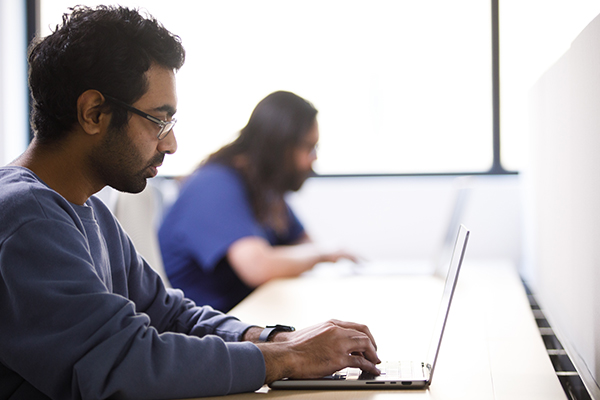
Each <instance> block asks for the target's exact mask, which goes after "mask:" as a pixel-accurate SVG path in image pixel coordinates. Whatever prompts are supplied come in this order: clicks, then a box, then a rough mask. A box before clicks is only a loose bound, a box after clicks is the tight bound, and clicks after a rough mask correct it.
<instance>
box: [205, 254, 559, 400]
mask: <svg viewBox="0 0 600 400" xmlns="http://www.w3.org/2000/svg"><path fill="white" fill-rule="evenodd" d="M442 286H443V282H442V280H441V279H439V278H435V277H432V276H418V275H408V276H400V275H398V276H385V277H384V276H344V277H338V278H334V277H332V276H326V277H301V278H296V279H282V280H275V281H271V282H269V283H267V284H265V285H263V286H261V287H260V288H259V289H258V290H256V291H255V292H254V293H252V295H250V296H249V297H248V298H247V299H245V300H244V301H243V302H242V303H240V304H239V305H238V306H237V307H235V308H234V309H233V310H232V311H231V314H232V315H236V316H237V317H239V318H240V319H242V320H244V321H248V322H252V323H256V324H259V325H263V326H264V325H267V324H273V323H281V324H289V325H294V326H296V328H302V327H305V326H308V325H312V324H314V323H318V322H322V321H325V320H327V319H330V318H336V319H344V320H349V321H356V322H361V323H366V324H367V325H368V326H369V328H370V329H371V331H372V332H373V334H374V336H375V340H376V341H377V345H378V348H379V349H378V353H379V357H380V358H381V359H382V360H383V359H394V358H396V359H401V358H412V357H419V358H423V357H424V356H425V355H426V354H427V350H428V344H429V339H430V335H431V332H432V330H433V321H434V319H435V316H436V314H437V308H438V305H439V304H438V300H439V297H440V295H441V290H442ZM391 302H395V303H396V304H398V305H397V306H396V307H395V308H393V307H392V306H391V305H386V304H391ZM372 306H378V307H379V308H378V309H377V311H373V310H372V309H371V307H372ZM417 326H422V328H417ZM392 397H393V398H397V397H401V398H407V399H444V400H446V399H448V400H450V399H456V400H459V399H460V400H465V399H473V400H475V399H476V400H484V399H496V400H519V399H523V400H537V399H539V400H554V399H556V400H558V399H561V400H564V399H566V396H565V394H564V391H563V389H562V387H561V385H560V382H559V381H558V378H557V377H556V374H555V372H554V369H553V367H552V364H551V362H550V359H549V357H548V355H547V354H546V349H545V347H544V344H543V342H542V339H541V337H540V334H539V330H538V328H537V325H536V323H535V320H534V318H533V315H532V312H531V309H530V307H529V302H528V300H527V296H526V294H525V292H524V289H523V286H522V284H521V281H520V279H519V277H518V275H517V273H516V271H515V270H514V268H512V266H511V265H510V264H504V263H486V264H485V265H483V264H482V265H477V264H475V263H469V262H468V260H467V262H466V263H465V264H464V266H463V270H462V272H461V276H460V278H459V284H458V287H457V291H456V293H455V297H454V301H453V305H452V309H451V310H450V315H449V318H448V324H447V326H446V332H445V335H444V340H443V342H442V347H441V350H440V354H439V359H438V364H437V366H436V370H435V373H434V376H433V381H432V384H431V386H430V388H429V389H427V390H416V391H399V390H395V391H392V390H390V391H382V390H361V391H347V390H343V391H342V390H341V391H283V390H269V389H268V388H266V387H264V388H263V389H261V390H259V391H258V392H256V393H245V394H238V395H231V396H227V397H225V398H226V399H229V398H231V399H246V400H262V399H271V398H286V399H305V398H310V399H377V400H382V399H387V398H392ZM214 399H223V397H215V398H214Z"/></svg>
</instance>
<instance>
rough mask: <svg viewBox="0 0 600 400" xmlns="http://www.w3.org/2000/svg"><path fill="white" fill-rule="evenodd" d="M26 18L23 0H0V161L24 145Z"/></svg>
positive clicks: (21, 150) (26, 130)
mask: <svg viewBox="0 0 600 400" xmlns="http://www.w3.org/2000/svg"><path fill="white" fill-rule="evenodd" d="M25 21H26V17H25V2H24V1H13V0H0V165H5V164H7V163H9V162H10V161H12V160H13V159H14V158H15V157H17V156H18V155H19V154H21V153H22V152H23V150H25V147H26V146H27V137H28V133H27V132H28V129H29V128H28V123H27V120H28V118H27V108H26V105H27V91H26V85H27V58H26V55H25V49H26V48H27V39H26V28H25Z"/></svg>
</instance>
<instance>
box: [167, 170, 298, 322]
mask: <svg viewBox="0 0 600 400" xmlns="http://www.w3.org/2000/svg"><path fill="white" fill-rule="evenodd" d="M288 213H289V221H290V224H289V228H288V231H287V232H286V233H285V234H284V235H277V234H276V233H275V231H273V230H272V229H270V228H266V227H265V226H263V225H261V224H260V223H259V222H258V221H257V220H256V217H255V216H254V212H253V210H252V206H251V204H250V201H249V198H248V193H247V190H246V186H245V183H244V181H243V179H242V177H241V176H240V174H239V173H238V172H237V171H236V170H235V169H233V168H231V167H227V166H224V165H220V164H214V163H213V164H207V165H205V166H203V167H201V168H200V169H198V170H196V171H195V172H194V173H193V174H192V175H191V176H190V177H189V178H188V179H187V180H186V182H185V183H184V184H183V187H182V188H181V192H180V195H179V198H178V199H177V201H176V202H175V203H174V204H173V206H172V207H171V208H170V210H169V211H168V212H167V214H166V215H165V218H164V219H163V222H162V225H161V227H160V229H159V234H158V237H159V241H160V248H161V252H162V257H163V262H164V266H165V271H166V273H167V276H168V278H169V281H170V283H171V285H173V287H177V288H181V289H183V291H184V292H185V294H186V296H187V297H189V298H191V299H192V300H194V301H195V302H196V304H201V305H210V306H212V307H214V308H216V309H218V310H221V311H223V312H227V311H229V310H230V309H231V308H232V307H233V306H235V305H236V304H237V303H239V302H240V301H241V300H242V299H243V298H244V297H246V296H247V295H248V294H250V293H251V292H252V290H253V288H251V287H249V286H247V285H246V284H245V283H244V282H242V280H241V279H240V278H239V277H238V276H237V275H236V273H235V271H234V270H233V269H232V267H231V265H230V264H229V262H228V261H227V257H226V256H227V250H228V249H229V246H231V245H232V244H233V243H234V242H235V241H237V240H238V239H241V238H243V237H247V236H258V237H262V238H264V239H266V240H267V241H268V242H269V243H270V244H271V245H273V246H276V245H286V244H291V243H293V242H295V241H296V240H298V239H300V237H301V236H302V235H303V233H304V227H303V226H302V224H301V223H300V221H298V218H297V217H296V216H295V215H294V213H293V212H292V210H291V209H290V208H289V207H288Z"/></svg>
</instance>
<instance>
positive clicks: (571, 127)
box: [525, 17, 600, 398]
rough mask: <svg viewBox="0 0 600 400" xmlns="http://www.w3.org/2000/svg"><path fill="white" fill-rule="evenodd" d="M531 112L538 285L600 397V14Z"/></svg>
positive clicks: (540, 90)
mask: <svg viewBox="0 0 600 400" xmlns="http://www.w3.org/2000/svg"><path fill="white" fill-rule="evenodd" d="M530 115H531V149H532V150H531V166H530V168H529V169H528V171H527V173H526V174H525V177H526V180H527V181H528V182H529V184H530V186H529V189H530V197H529V198H528V204H529V207H528V208H529V209H530V211H531V213H530V214H529V215H530V216H531V221H530V222H531V223H530V224H528V226H530V227H531V234H530V236H529V237H530V238H531V239H532V243H533V247H532V249H533V253H532V257H531V260H532V266H531V268H532V269H531V271H530V276H531V277H532V286H533V288H534V290H535V291H536V292H537V295H538V300H539V302H540V303H541V306H542V307H543V309H544V312H545V314H546V316H547V317H548V319H549V320H550V323H551V325H552V327H553V328H554V330H555V332H556V333H557V335H558V337H559V339H561V341H562V343H563V345H564V346H565V347H566V348H567V351H568V352H569V355H570V356H571V358H572V359H573V360H574V363H575V364H576V367H577V369H578V371H579V373H580V374H581V376H582V378H583V380H584V382H585V383H586V386H588V389H589V390H590V392H591V393H592V395H593V396H594V397H595V398H600V388H599V386H598V381H599V379H600V294H599V293H600V291H599V289H598V288H599V286H600V176H599V174H600V17H597V18H596V19H595V20H594V21H592V23H590V25H589V26H588V27H587V28H586V29H585V30H584V31H583V32H582V33H581V34H580V35H579V36H578V37H577V39H576V40H575V41H574V42H573V44H572V46H571V48H570V49H569V50H568V51H567V52H566V53H565V55H564V56H563V57H562V58H561V59H560V60H558V62H556V63H555V64H554V65H553V66H552V67H551V68H550V69H549V70H548V71H547V72H546V73H545V74H544V75H543V76H542V78H541V79H540V80H539V82H538V83H537V85H536V86H535V87H534V89H533V91H532V94H531V112H530Z"/></svg>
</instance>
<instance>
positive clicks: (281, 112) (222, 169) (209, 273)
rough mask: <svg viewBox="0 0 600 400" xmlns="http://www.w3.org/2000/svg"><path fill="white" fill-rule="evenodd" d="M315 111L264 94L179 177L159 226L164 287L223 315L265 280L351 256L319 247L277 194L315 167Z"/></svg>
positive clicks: (286, 96) (291, 98)
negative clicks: (229, 134)
mask: <svg viewBox="0 0 600 400" xmlns="http://www.w3.org/2000/svg"><path fill="white" fill-rule="evenodd" d="M316 116H317V110H316V109H315V107H314V106H313V105H312V104H311V103H309V102H308V101H306V100H305V99H303V98H301V97H299V96H297V95H295V94H294V93H290V92H285V91H278V92H274V93H271V94H270V95H268V96H267V97H265V98H264V99H263V100H261V101H260V102H259V103H258V105H257V106H256V108H255V109H254V111H253V112H252V114H251V116H250V119H249V121H248V123H247V125H246V126H245V127H244V128H243V129H242V130H241V131H240V134H239V136H238V137H237V139H235V140H234V141H233V142H231V143H229V144H227V145H225V146H224V147H222V148H221V149H220V150H218V151H216V152H215V153H213V154H212V155H210V156H209V157H208V158H207V159H206V160H204V161H203V162H202V163H201V165H200V167H199V168H198V169H197V170H196V171H195V172H194V173H192V174H191V176H189V177H188V178H187V179H186V180H185V181H184V183H183V185H182V188H181V192H180V194H179V197H178V199H177V200H176V201H175V203H174V204H173V206H172V207H171V208H170V209H169V211H168V212H167V214H166V215H165V218H164V219H163V222H162V224H161V227H160V229H159V242H160V248H161V253H162V257H163V261H164V266H165V271H166V273H167V276H168V278H169V281H170V283H171V285H172V286H173V287H176V288H181V289H183V290H184V291H185V293H186V295H187V296H188V297H190V298H191V299H193V300H194V301H196V303H197V304H208V305H212V306H213V307H214V308H216V309H218V310H221V311H224V312H227V311H229V310H230V309H231V308H232V307H234V306H235V305H236V304H237V303H239V302H240V301H241V300H242V299H244V298H245V297H246V296H247V295H248V294H250V293H251V292H252V291H253V290H254V289H255V288H256V287H258V286H259V285H261V284H263V283H265V282H267V281H268V280H270V279H273V278H279V277H292V276H297V275H299V274H301V273H302V272H304V271H307V270H309V269H311V268H312V267H313V266H314V265H315V264H317V263H319V262H336V261H338V260H339V259H340V258H347V259H350V260H352V261H356V259H355V257H354V256H353V255H351V254H349V253H347V252H345V251H343V250H335V251H326V250H323V249H320V248H319V247H318V246H317V245H316V244H315V243H314V242H313V241H312V240H311V239H310V237H309V235H308V234H307V233H306V231H305V230H304V227H303V225H302V223H301V222H300V221H299V220H298V218H297V217H296V215H295V214H294V212H293V211H292V209H291V208H290V207H289V205H288V204H287V203H286V201H285V194H286V193H287V192H290V191H297V190H299V189H300V188H301V187H302V184H303V183H304V182H305V181H306V179H307V178H308V177H310V176H311V175H313V174H314V171H313V168H312V166H313V163H314V161H315V160H316V159H317V143H318V141H319V127H318V123H317V118H316Z"/></svg>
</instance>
